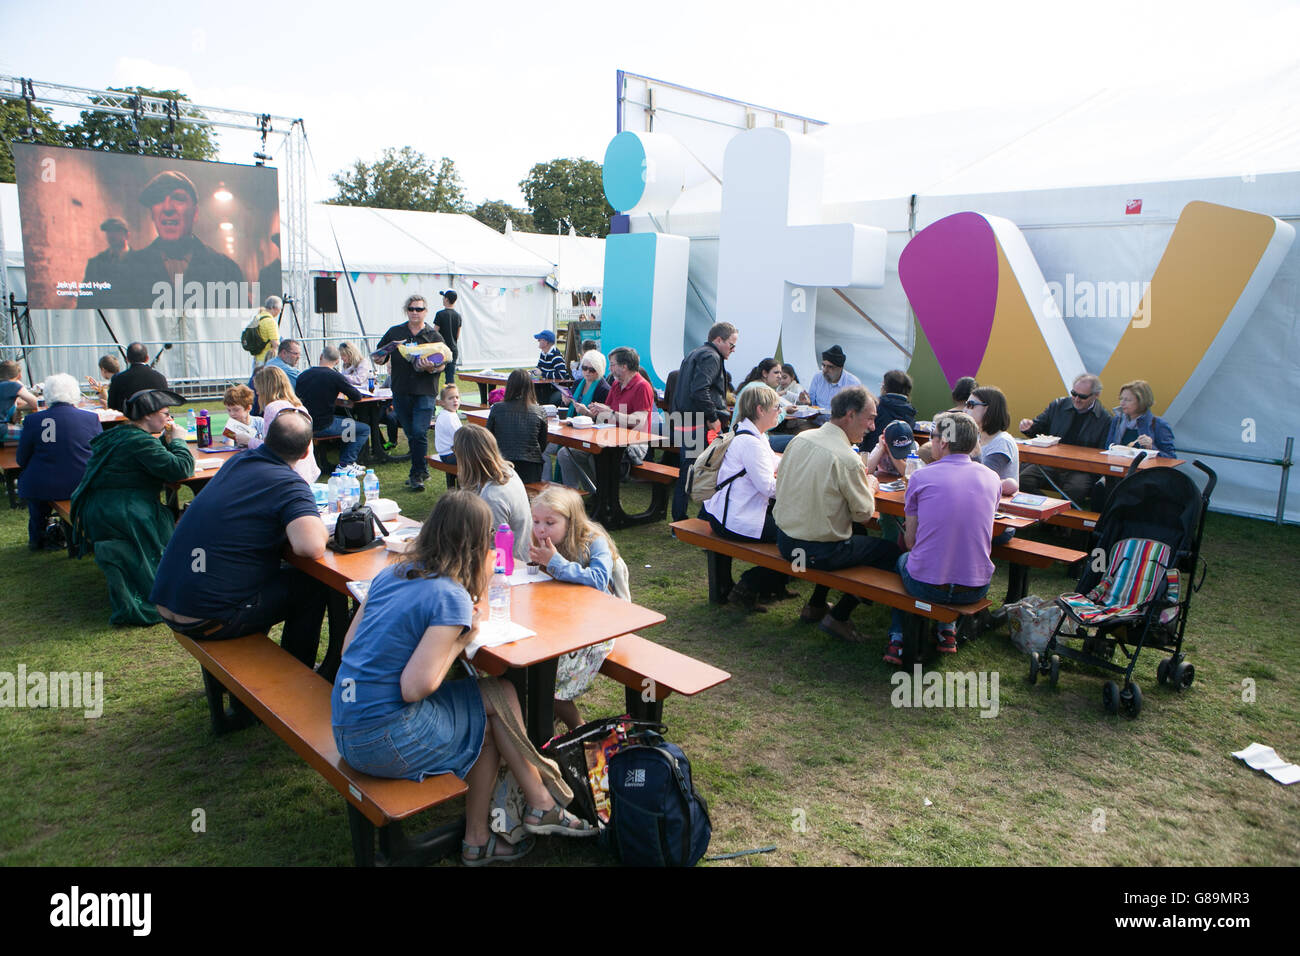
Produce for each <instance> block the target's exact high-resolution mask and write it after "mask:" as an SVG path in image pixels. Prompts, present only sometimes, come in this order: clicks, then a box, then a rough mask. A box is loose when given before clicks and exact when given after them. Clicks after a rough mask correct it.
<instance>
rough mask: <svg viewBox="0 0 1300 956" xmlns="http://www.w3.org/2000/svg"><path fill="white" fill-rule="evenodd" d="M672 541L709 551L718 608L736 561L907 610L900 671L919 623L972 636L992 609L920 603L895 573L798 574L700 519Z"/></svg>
mask: <svg viewBox="0 0 1300 956" xmlns="http://www.w3.org/2000/svg"><path fill="white" fill-rule="evenodd" d="M669 527H670V528H672V531H673V536H674V537H676V538H677V540H679V541H683V542H685V543H686V544H693V545H695V546H696V547H697V548H702V549H703V550H704V551H705V552H707V555H706V556H707V558H708V568H709V600H710V601H711V602H713V603H714V604H720V603H722V602H723V601H725V600H726V599H727V592H728V591H730V590H731V585H732V581H731V561H732V559H733V558H739V559H740V560H742V561H746V562H748V563H750V564H756V565H759V566H761V567H764V568H771V569H772V570H774V571H781V572H782V573H784V574H789V575H791V576H792V577H796V578H799V579H801V580H805V581H811V582H812V583H813V584H821V585H825V586H826V587H828V588H832V589H834V590H836V591H841V592H843V593H845V594H851V595H853V596H854V597H856V598H861V599H864V600H867V601H873V602H875V603H877V604H883V605H885V606H886V607H894V608H898V609H899V610H902V611H906V612H907V617H906V619H905V620H906V624H905V627H904V630H903V666H904V667H905V668H910V667H911V666H912V665H913V664H914V663H915V662H916V661H918V660H920V658H921V654H922V652H923V650H924V649H925V648H923V646H922V645H923V641H922V638H923V636H924V635H923V630H924V625H923V624H922V619H929V620H931V621H935V622H937V623H939V624H952V623H956V624H957V625H958V628H959V630H960V629H962V628H965V633H967V634H968V635H969V634H970V633H971V629H972V628H973V627H974V620H973V618H974V616H975V615H977V614H979V613H980V612H981V611H983V610H985V609H986V608H988V607H989V606H990V604H991V603H992V602H990V601H989V600H988V599H987V598H986V599H983V600H980V601H976V602H974V603H971V604H954V605H947V604H936V603H933V602H929V601H922V600H920V599H919V598H917V597H914V596H913V595H911V594H909V593H907V591H906V590H905V589H904V588H903V579H902V578H900V577H899V576H898V574H897V573H895V572H893V571H884V570H881V569H880V568H871V567H865V566H859V567H853V568H843V569H841V570H839V571H822V570H814V569H812V568H807V569H804V570H802V571H799V570H796V569H795V568H794V567H792V565H791V562H789V561H787V560H786V559H785V558H783V557H781V553H780V552H779V551H777V548H776V545H775V544H760V543H756V542H749V541H732V540H729V539H727V538H720V537H718V536H717V535H715V534H714V533H713V529H712V528H711V527H710V526H709V523H708V522H707V521H704V520H702V519H700V518H688V519H686V520H685V521H674V522H673V523H672V524H671V525H669Z"/></svg>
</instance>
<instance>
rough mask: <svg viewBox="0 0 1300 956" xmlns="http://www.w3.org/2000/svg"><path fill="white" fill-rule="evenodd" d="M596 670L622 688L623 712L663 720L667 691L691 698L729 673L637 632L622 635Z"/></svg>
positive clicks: (638, 718)
mask: <svg viewBox="0 0 1300 956" xmlns="http://www.w3.org/2000/svg"><path fill="white" fill-rule="evenodd" d="M600 672H601V673H602V674H604V675H605V676H606V677H609V678H611V679H613V680H616V681H618V682H619V683H620V684H622V685H623V686H624V688H626V690H625V691H624V701H625V703H626V705H627V712H628V713H629V714H631V715H632V716H633V717H635V718H636V719H637V720H649V721H654V722H655V723H658V722H660V721H661V720H662V719H663V708H664V699H665V698H667V697H668V696H670V695H671V694H681V695H682V696H683V697H693V696H695V695H696V694H698V693H700V692H701V691H705V690H708V689H709V688H710V687H716V686H717V685H718V684H721V683H722V682H723V681H727V680H730V679H731V675H730V674H728V673H727V672H726V671H724V670H719V669H718V668H716V667H714V666H713V665H712V664H705V663H704V662H703V661H697V660H696V659H695V658H693V657H688V656H687V655H685V654H682V653H680V652H678V651H674V650H673V649H672V648H669V647H663V646H662V645H659V644H656V643H654V641H648V640H646V639H645V638H644V637H641V636H639V635H637V634H624V635H623V636H622V637H620V638H618V639H616V640H615V641H614V649H613V650H612V651H610V652H609V656H608V657H606V658H605V660H604V661H603V662H602V663H601V665H600Z"/></svg>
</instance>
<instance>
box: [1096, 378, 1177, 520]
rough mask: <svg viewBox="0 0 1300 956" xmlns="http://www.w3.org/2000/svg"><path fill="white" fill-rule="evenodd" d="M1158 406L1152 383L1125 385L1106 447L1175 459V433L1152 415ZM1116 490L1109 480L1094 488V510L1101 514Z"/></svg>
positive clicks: (1098, 483) (1133, 382) (1132, 382)
mask: <svg viewBox="0 0 1300 956" xmlns="http://www.w3.org/2000/svg"><path fill="white" fill-rule="evenodd" d="M1155 403H1156V397H1155V393H1154V392H1153V391H1152V389H1151V386H1150V384H1148V383H1147V382H1145V381H1143V380H1142V379H1140V378H1139V379H1134V380H1133V381H1131V382H1129V383H1128V384H1127V385H1123V386H1121V387H1120V390H1119V407H1118V408H1116V409H1115V417H1114V418H1112V419H1111V420H1110V430H1109V431H1108V432H1107V433H1106V446H1107V447H1109V446H1111V445H1127V446H1129V447H1130V448H1140V449H1142V450H1143V451H1145V452H1147V454H1155V455H1156V456H1157V457H1160V458H1173V457H1174V430H1173V429H1172V428H1171V427H1170V426H1169V423H1168V422H1167V421H1165V420H1164V419H1163V418H1161V417H1160V416H1159V415H1155V414H1153V413H1152V411H1151V406H1152V405H1154V404H1155ZM1113 487H1114V482H1111V481H1109V480H1107V479H1106V478H1102V479H1100V480H1099V481H1098V482H1097V483H1096V484H1095V485H1093V486H1092V494H1091V495H1090V497H1089V500H1090V503H1091V505H1092V509H1093V510H1094V511H1101V509H1102V507H1103V506H1104V505H1105V504H1106V498H1107V496H1108V495H1109V494H1110V489H1111V488H1113Z"/></svg>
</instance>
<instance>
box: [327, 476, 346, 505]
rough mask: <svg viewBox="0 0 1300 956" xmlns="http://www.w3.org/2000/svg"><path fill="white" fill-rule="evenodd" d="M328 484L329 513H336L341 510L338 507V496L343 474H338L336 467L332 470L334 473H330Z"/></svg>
mask: <svg viewBox="0 0 1300 956" xmlns="http://www.w3.org/2000/svg"><path fill="white" fill-rule="evenodd" d="M328 486H329V492H328V501H329V512H330V514H338V513H339V512H340V511H342V510H343V509H342V508H341V507H340V505H341V504H342V502H341V501H340V497H341V495H342V491H343V476H342V475H340V474H339V472H338V469H337V468H336V469H335V470H334V474H332V475H330V480H329V482H328Z"/></svg>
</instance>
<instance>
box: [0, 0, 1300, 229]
mask: <svg viewBox="0 0 1300 956" xmlns="http://www.w3.org/2000/svg"><path fill="white" fill-rule="evenodd" d="M0 37H4V40H5V42H4V44H3V47H2V48H0V73H7V74H14V75H18V76H25V77H32V78H34V79H37V80H41V81H46V82H53V83H65V84H69V85H74V86H84V87H94V88H102V87H106V86H124V85H136V84H139V85H144V86H151V87H155V88H177V89H180V90H182V91H183V92H185V93H187V94H189V96H190V98H191V99H192V100H193V101H194V102H196V103H200V104H204V105H211V106H221V107H227V108H232V109H244V110H249V111H254V112H267V113H272V114H277V115H283V116H290V117H302V118H303V120H304V121H305V124H306V130H307V136H308V141H309V143H310V144H311V148H312V154H313V156H314V159H315V167H314V169H309V170H308V177H309V184H310V185H309V190H310V192H311V194H312V196H313V198H317V199H321V198H326V197H328V196H330V195H332V194H333V191H334V190H333V186H332V184H331V183H330V181H329V176H330V174H331V173H333V172H336V171H338V170H340V169H343V168H344V167H347V166H350V165H351V163H352V162H353V161H354V160H355V159H357V158H363V159H366V160H371V159H374V158H375V157H377V156H378V155H379V153H380V152H381V151H382V150H383V149H384V148H385V147H387V146H408V145H409V146H412V147H414V148H415V149H417V150H420V151H421V152H424V153H425V154H427V155H428V156H429V157H431V158H434V159H436V158H437V157H439V156H443V155H446V156H450V157H451V158H452V159H454V160H455V161H456V165H457V167H458V169H459V170H460V172H461V175H462V177H463V179H464V183H465V188H466V193H467V196H468V198H469V199H470V200H471V201H473V202H475V203H477V202H480V201H482V200H484V199H505V200H506V201H508V202H511V203H514V204H517V205H518V204H522V197H521V195H520V194H519V190H518V183H519V181H520V180H521V179H523V178H524V176H525V175H527V172H528V169H529V168H530V167H531V166H532V164H533V163H535V162H540V161H544V160H549V159H553V158H556V157H559V156H585V157H587V158H590V159H593V160H596V161H600V160H601V159H602V157H603V155H604V151H605V146H606V144H607V143H608V141H609V138H610V137H611V136H612V135H613V134H614V131H615V129H614V119H615V82H614V77H615V71H616V70H617V69H624V70H627V71H630V72H634V73H640V74H644V75H648V76H652V77H655V78H657V79H662V80H669V81H672V82H674V83H680V84H682V85H685V86H690V87H695V88H697V89H700V90H704V91H708V92H711V93H717V94H721V95H724V96H729V97H733V98H735V99H741V100H746V101H748V102H752V103H755V104H757V105H760V106H766V107H770V108H773V109H780V110H785V111H789V112H792V113H798V114H802V115H805V116H811V117H814V118H816V119H821V120H825V121H828V122H831V123H848V122H853V121H855V120H864V119H874V118H878V117H883V116H893V115H912V114H918V113H930V112H939V111H945V110H951V109H961V108H965V107H972V106H978V105H986V104H988V103H990V102H993V103H1003V104H1005V103H1019V102H1028V101H1033V100H1041V99H1055V98H1058V97H1062V96H1070V95H1074V94H1078V93H1088V92H1093V91H1096V90H1098V89H1101V88H1104V87H1114V86H1129V85H1138V84H1145V83H1153V82H1163V81H1168V80H1170V79H1174V80H1176V81H1178V82H1182V83H1185V84H1186V86H1187V88H1188V90H1189V92H1194V90H1195V89H1196V88H1197V87H1199V86H1214V85H1217V84H1218V83H1221V82H1223V81H1224V80H1225V79H1227V78H1230V77H1233V76H1235V75H1238V74H1241V73H1251V74H1255V73H1261V72H1266V71H1269V70H1273V69H1276V68H1277V67H1278V66H1281V65H1283V64H1286V63H1289V62H1293V61H1294V60H1295V59H1297V57H1300V50H1298V49H1297V38H1300V3H1297V2H1286V0H1250V2H1240V0H1239V2H1237V3H1235V4H1234V5H1232V6H1231V7H1229V6H1228V5H1227V4H1224V3H1222V2H1213V3H1211V2H1201V0H1192V2H1142V0H1096V2H1088V3H1079V4H1077V5H1073V6H1070V5H1066V4H1061V3H1042V2H1037V3H1029V2H1024V3H1022V2H997V0H991V2H985V3H974V4H973V3H969V2H967V0H910V2H903V0H897V2H892V3H888V4H884V3H876V2H856V3H830V2H818V0H799V2H797V3H789V2H785V3H773V2H768V0H754V2H749V3H745V4H740V3H736V4H714V3H710V2H708V0H691V2H683V0H652V2H637V3H623V4H619V3H614V2H609V0H606V2H602V3H592V4H585V3H583V4H579V3H563V2H557V3H551V4H539V3H536V2H520V0H484V2H481V3H478V4H469V3H458V4H447V3H442V2H425V3H415V2H391V3H389V2H382V0H376V2H371V3H357V2H350V3H341V2H335V0H326V2H318V3H316V4H314V5H312V6H310V7H309V6H308V5H306V4H300V3H293V4H281V3H277V2H267V0H261V2H249V0H226V2H223V3H220V4H217V3H212V2H205V0H199V2H191V3H187V4H180V5H176V6H175V8H173V9H169V10H167V11H166V12H165V13H163V12H160V11H159V8H158V7H157V6H156V5H155V4H151V3H140V2H134V0H113V2H104V0H98V2H93V3H90V2H85V3H83V2H66V0H47V2H46V3H44V4H34V3H26V4H19V3H17V2H15V0H3V6H2V7H0ZM60 118H62V119H65V120H66V119H75V114H74V115H73V116H71V117H67V116H61V117H60ZM220 141H221V145H222V153H221V159H222V160H224V161H228V162H239V163H249V162H252V152H253V150H254V149H255V148H256V145H257V143H256V141H255V139H250V138H248V137H244V136H242V135H241V134H238V133H232V132H228V131H223V132H222V133H221V136H220Z"/></svg>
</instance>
